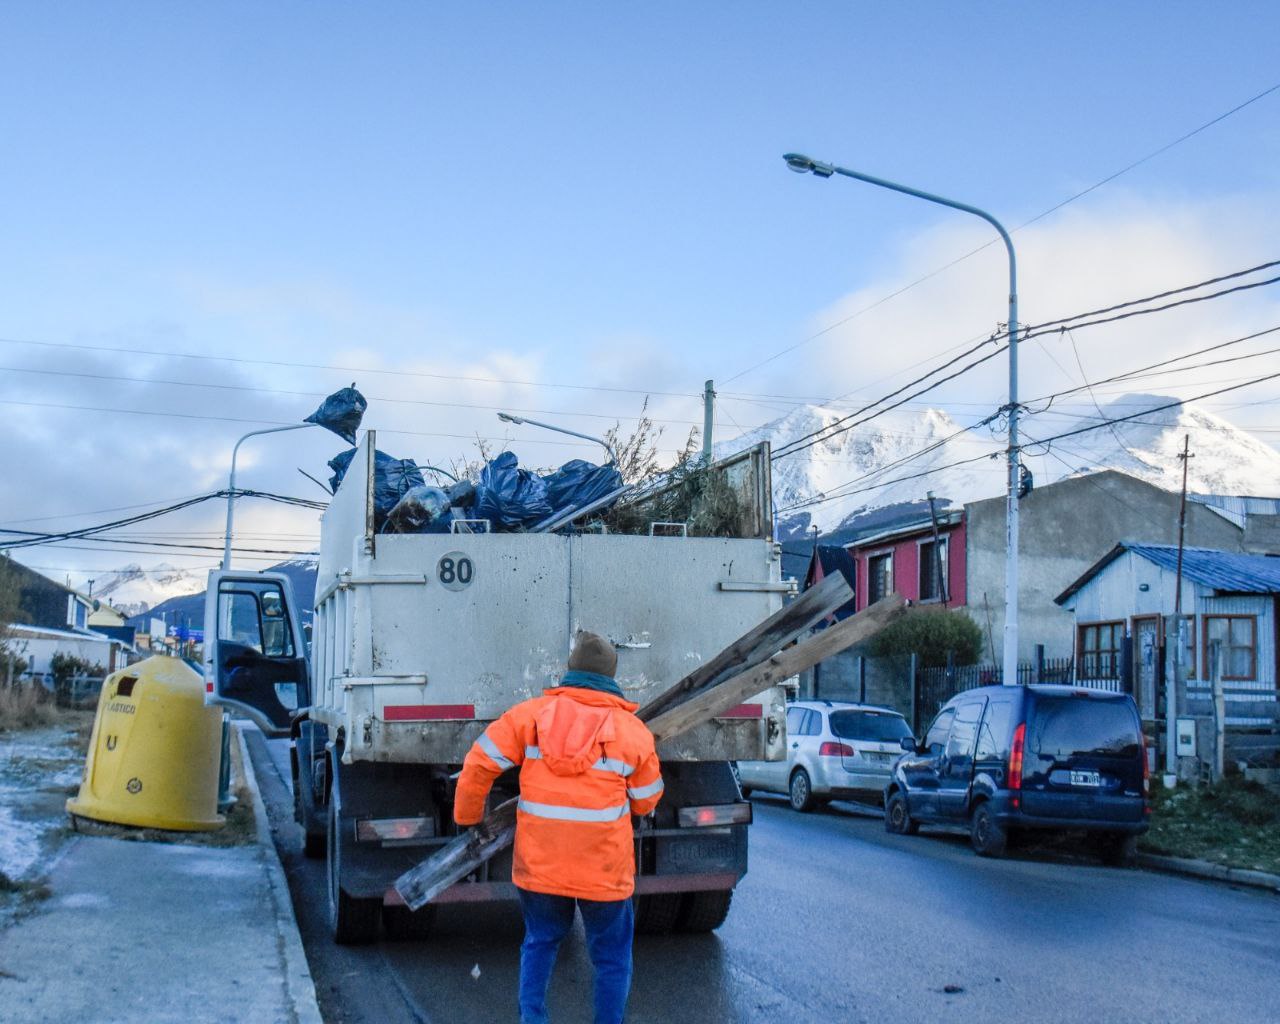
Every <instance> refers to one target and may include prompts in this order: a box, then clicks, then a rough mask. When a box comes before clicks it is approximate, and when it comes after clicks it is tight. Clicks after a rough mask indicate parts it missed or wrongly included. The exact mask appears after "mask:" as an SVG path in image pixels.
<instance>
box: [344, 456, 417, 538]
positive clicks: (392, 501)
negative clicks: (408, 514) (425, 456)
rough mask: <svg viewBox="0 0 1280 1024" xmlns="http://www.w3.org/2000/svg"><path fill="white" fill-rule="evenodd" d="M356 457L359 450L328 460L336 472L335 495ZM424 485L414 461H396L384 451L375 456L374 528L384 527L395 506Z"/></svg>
mask: <svg viewBox="0 0 1280 1024" xmlns="http://www.w3.org/2000/svg"><path fill="white" fill-rule="evenodd" d="M355 454H356V450H355V449H354V448H349V449H348V450H347V451H345V452H339V453H338V454H337V455H335V456H334V457H333V458H332V459H330V460H329V468H330V469H332V470H333V476H332V477H331V478H330V480H329V484H330V486H332V487H333V490H334V493H337V490H338V485H339V484H341V483H342V478H343V477H344V476H346V475H347V470H348V469H350V468H351V460H352V459H353V458H355ZM424 484H425V481H424V480H423V479H422V472H421V471H420V470H419V469H418V464H417V463H416V462H414V461H413V460H412V459H397V458H393V457H392V456H390V455H388V454H387V453H386V452H384V451H376V452H374V453H373V511H374V524H375V526H381V525H382V522H383V520H384V519H385V518H386V516H387V513H389V512H390V511H391V510H392V509H393V508H395V507H396V502H398V501H399V500H400V499H401V498H403V497H404V496H405V495H406V494H407V493H408V492H409V491H410V490H412V489H413V488H415V487H422V486H423V485H424Z"/></svg>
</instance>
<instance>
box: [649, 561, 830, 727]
mask: <svg viewBox="0 0 1280 1024" xmlns="http://www.w3.org/2000/svg"><path fill="white" fill-rule="evenodd" d="M852 599H853V591H852V590H850V588H849V584H848V582H847V581H846V580H845V578H844V577H843V576H842V575H840V574H839V573H835V574H833V575H831V576H828V577H827V578H826V579H824V580H823V581H822V582H821V583H819V584H818V585H817V586H816V587H810V588H809V589H808V590H806V591H805V592H804V593H803V594H801V595H800V596H799V597H797V598H796V599H795V600H794V601H792V602H791V603H790V604H787V605H784V606H783V607H782V608H780V609H779V610H778V611H776V612H774V614H772V615H770V616H769V617H768V618H767V619H765V620H764V621H763V622H762V623H760V625H758V626H756V627H755V628H754V629H753V630H751V631H750V632H749V633H745V634H744V635H742V636H741V637H739V638H738V639H737V640H735V641H734V642H733V643H731V644H730V645H729V646H728V647H726V648H725V649H724V650H723V651H721V652H720V653H719V654H717V655H716V656H715V657H714V658H712V659H711V660H710V661H706V662H703V663H702V664H701V665H699V666H698V667H697V668H695V669H694V670H693V671H692V672H690V673H689V674H688V675H687V676H685V677H684V678H683V679H681V680H680V681H679V682H678V683H676V684H675V685H674V686H672V687H671V688H670V689H669V690H666V691H664V692H663V693H661V694H659V695H658V696H657V697H655V698H654V699H653V700H651V701H650V702H649V703H648V704H646V705H645V706H644V707H643V708H641V709H640V713H639V714H640V720H641V721H646V720H647V719H649V718H652V717H653V716H654V715H656V714H658V713H659V712H661V711H662V710H664V709H666V708H668V707H671V706H672V705H674V704H675V703H676V702H677V701H678V700H680V699H681V698H682V697H683V696H684V695H686V694H688V693H692V692H693V691H694V690H700V689H702V688H703V687H705V686H710V685H714V684H715V682H716V681H717V680H718V679H723V678H728V675H729V673H731V672H733V671H741V670H742V669H746V668H751V667H752V666H754V665H758V664H760V662H762V661H764V659H765V658H767V657H769V655H771V654H773V653H774V652H775V651H779V650H781V649H782V648H783V647H785V646H786V645H787V644H789V643H791V641H793V640H795V639H796V638H797V637H798V636H800V635H801V634H802V633H804V632H805V631H806V630H809V629H811V628H813V627H814V626H816V625H817V624H818V623H819V622H821V621H822V620H823V619H825V618H826V617H827V616H828V615H830V614H831V613H832V612H834V611H835V610H836V609H837V608H839V607H840V606H841V605H843V604H846V603H848V602H849V601H851V600H852Z"/></svg>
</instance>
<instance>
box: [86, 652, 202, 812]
mask: <svg viewBox="0 0 1280 1024" xmlns="http://www.w3.org/2000/svg"><path fill="white" fill-rule="evenodd" d="M221 736H222V713H221V711H219V710H218V709H217V708H213V707H205V703H204V683H203V681H202V680H201V678H200V676H199V675H198V674H197V673H196V672H195V671H194V670H192V669H191V668H190V667H189V666H188V665H187V664H186V663H185V662H183V661H181V660H180V659H178V658H170V657H166V656H163V655H160V656H156V657H153V658H148V659H147V660H146V661H141V662H138V664H136V665H130V666H129V667H128V668H125V669H121V670H120V671H119V672H114V673H112V674H111V675H110V676H108V677H107V678H106V680H105V681H104V682H103V684H102V693H101V694H100V695H99V697H98V714H97V718H96V719H95V720H94V723H93V736H92V738H91V739H90V740H89V754H88V757H87V758H86V760H85V766H84V780H83V781H82V782H81V783H80V794H79V796H77V797H76V798H75V799H73V800H68V801H67V811H68V812H69V813H71V814H73V815H76V816H77V817H82V818H93V819H95V820H97V821H110V822H115V823H117V824H120V825H140V826H144V827H147V828H164V829H174V830H178V831H184V832H202V831H210V830H212V829H216V828H221V827H222V824H223V818H222V817H221V816H220V815H219V814H218V759H219V757H220V756H221V753H222V743H221Z"/></svg>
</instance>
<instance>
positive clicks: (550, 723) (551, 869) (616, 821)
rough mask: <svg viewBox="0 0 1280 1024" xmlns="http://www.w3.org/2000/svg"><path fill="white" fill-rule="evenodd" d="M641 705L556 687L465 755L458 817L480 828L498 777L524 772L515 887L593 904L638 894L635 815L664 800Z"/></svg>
mask: <svg viewBox="0 0 1280 1024" xmlns="http://www.w3.org/2000/svg"><path fill="white" fill-rule="evenodd" d="M637 707H638V705H636V704H632V703H631V702H630V701H628V700H624V699H623V698H621V697H615V696H613V695H612V694H608V693H603V692H601V691H598V690H588V689H584V688H582V687H576V686H557V687H555V688H553V689H550V690H547V691H546V692H545V693H544V694H543V695H542V696H541V697H535V698H533V699H532V700H527V701H524V702H523V703H521V704H517V705H516V706H515V707H513V708H512V709H511V710H510V711H508V712H507V713H506V714H504V715H503V716H502V717H501V718H499V719H498V720H497V721H496V722H493V723H491V724H490V725H489V727H488V728H487V729H486V730H485V731H484V733H483V734H481V736H480V738H479V739H477V740H476V742H475V743H474V744H473V745H472V747H471V749H470V750H469V751H468V752H467V757H466V760H465V761H464V762H463V764H462V774H461V775H460V776H459V777H458V787H457V792H456V794H455V796H454V805H453V819H454V821H456V822H457V823H458V824H459V825H474V824H475V823H476V822H478V821H479V820H480V819H481V818H482V817H483V816H484V802H485V798H486V797H487V796H488V795H489V789H490V787H492V785H493V781H494V779H496V778H497V777H498V776H499V775H501V774H502V773H503V772H504V771H506V770H507V769H508V768H512V767H514V766H516V765H520V802H519V804H518V805H517V810H516V843H515V856H514V862H513V866H512V872H511V880H512V881H513V882H515V884H516V885H517V886H519V887H520V888H521V889H526V890H529V891H531V892H542V893H550V894H552V895H555V896H573V897H576V898H578V899H586V900H602V901H603V900H622V899H627V898H628V897H630V896H631V894H632V893H633V892H634V891H635V873H636V867H635V841H634V838H633V835H632V831H631V815H633V814H634V815H637V816H639V815H645V814H648V813H649V812H650V811H652V810H653V809H654V808H655V807H656V806H657V805H658V801H659V800H660V799H661V798H662V773H661V768H660V766H659V764H658V755H657V753H656V752H655V751H654V749H653V734H652V733H651V732H649V730H648V728H646V726H645V725H644V723H643V722H641V721H640V719H638V718H636V717H635V714H634V712H635V710H636V708H637Z"/></svg>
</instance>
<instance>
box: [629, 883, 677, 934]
mask: <svg viewBox="0 0 1280 1024" xmlns="http://www.w3.org/2000/svg"><path fill="white" fill-rule="evenodd" d="M635 901H636V931H637V932H638V933H639V934H641V935H666V934H668V933H669V932H671V931H672V930H673V929H674V928H675V926H676V924H677V922H678V921H679V920H680V914H681V911H682V910H683V909H684V894H683V893H679V892H655V893H650V894H649V895H647V896H637V897H636V898H635Z"/></svg>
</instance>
